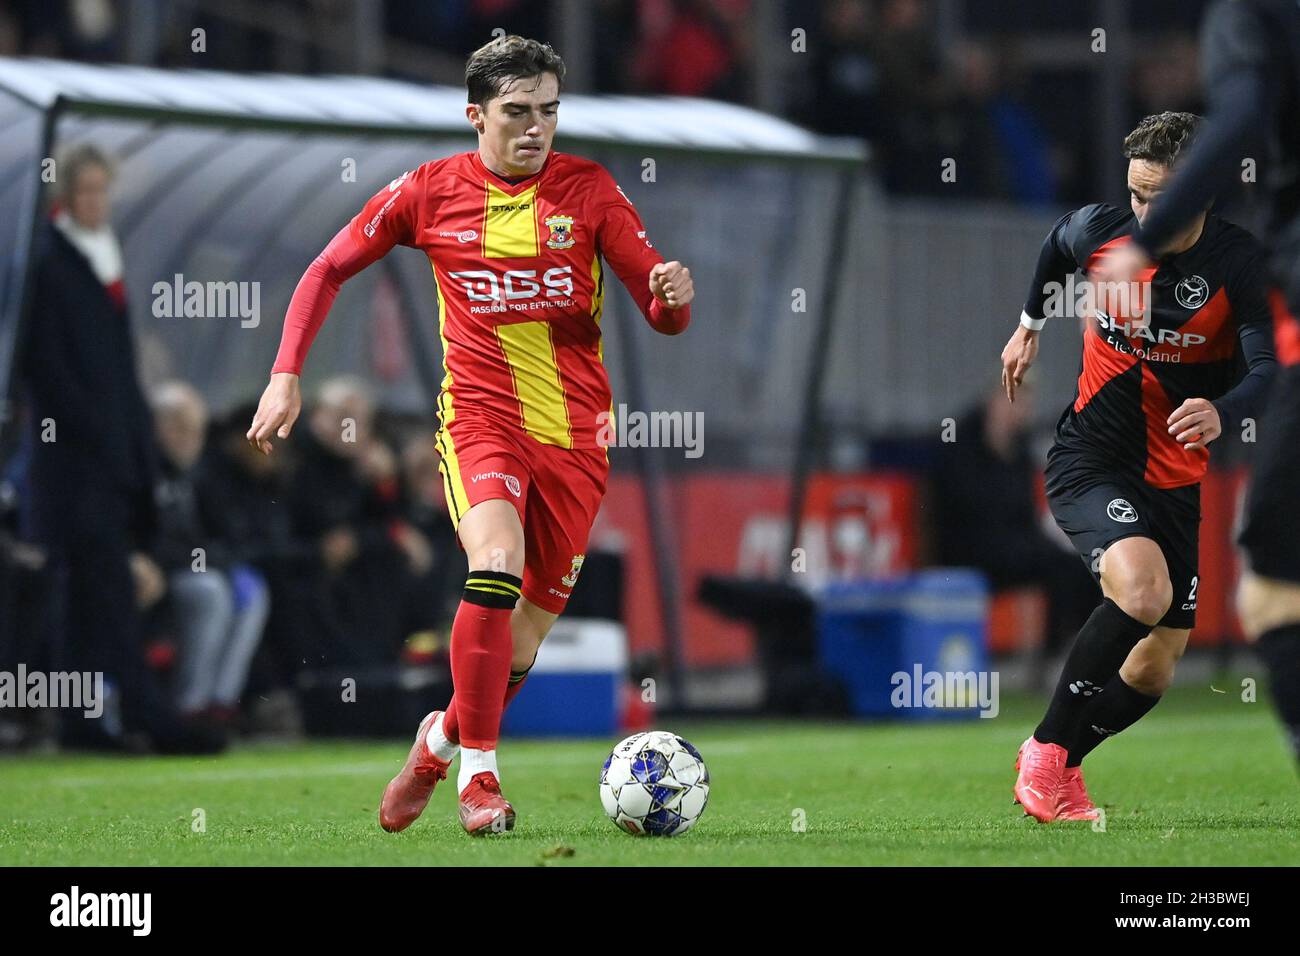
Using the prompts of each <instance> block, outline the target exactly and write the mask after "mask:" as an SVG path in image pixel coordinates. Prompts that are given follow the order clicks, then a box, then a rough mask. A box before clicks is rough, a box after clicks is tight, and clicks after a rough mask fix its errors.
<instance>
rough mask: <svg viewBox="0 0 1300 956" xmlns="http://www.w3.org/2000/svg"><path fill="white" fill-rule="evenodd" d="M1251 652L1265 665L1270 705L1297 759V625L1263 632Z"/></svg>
mask: <svg viewBox="0 0 1300 956" xmlns="http://www.w3.org/2000/svg"><path fill="white" fill-rule="evenodd" d="M1255 649H1256V651H1258V652H1259V656H1260V657H1262V658H1263V659H1264V663H1265V664H1267V665H1268V676H1269V683H1270V685H1271V688H1272V693H1273V706H1274V707H1275V708H1276V709H1277V715H1278V717H1279V718H1281V720H1282V726H1283V727H1284V728H1286V732H1287V736H1288V737H1289V738H1290V741H1291V750H1292V751H1293V752H1294V753H1295V756H1296V759H1297V760H1300V623H1294V624H1283V625H1282V626H1281V627H1275V628H1273V630H1271V631H1265V632H1264V633H1263V634H1262V635H1260V638H1259V641H1258V642H1257V643H1256V644H1255Z"/></svg>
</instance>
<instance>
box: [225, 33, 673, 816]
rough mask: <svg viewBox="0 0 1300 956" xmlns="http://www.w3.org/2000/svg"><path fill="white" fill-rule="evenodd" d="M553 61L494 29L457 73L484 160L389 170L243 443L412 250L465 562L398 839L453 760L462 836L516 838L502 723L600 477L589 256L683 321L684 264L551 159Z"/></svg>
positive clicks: (306, 299) (347, 234)
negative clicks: (316, 345)
mask: <svg viewBox="0 0 1300 956" xmlns="http://www.w3.org/2000/svg"><path fill="white" fill-rule="evenodd" d="M563 78H564V64H563V62H562V61H561V60H560V58H559V57H558V56H557V55H556V54H555V51H554V50H552V49H551V48H550V47H549V46H547V45H545V44H542V43H539V42H537V41H536V40H526V39H524V38H523V37H517V36H505V37H501V38H499V39H497V40H494V41H492V42H491V43H488V44H487V45H485V46H483V47H482V48H480V49H479V50H477V51H476V52H475V53H474V54H473V55H472V56H471V57H470V58H469V61H468V63H467V64H466V68H465V81H466V86H467V89H468V93H469V104H468V106H467V107H466V118H467V119H468V121H469V123H470V125H471V126H472V127H473V129H474V130H475V131H476V132H477V134H478V149H477V150H475V151H473V152H468V153H462V154H459V155H456V156H449V157H446V158H444V159H438V160H434V161H432V162H429V163H425V164H424V165H423V166H420V167H418V168H417V169H414V170H411V171H409V172H406V173H403V174H402V175H400V176H398V177H397V178H396V179H394V180H393V181H392V182H390V183H389V184H388V186H387V187H386V188H384V189H381V190H380V191H379V193H378V194H376V195H375V196H374V197H372V198H371V200H370V201H369V202H368V203H367V204H366V206H365V208H364V209H362V211H361V212H360V213H359V214H358V215H357V216H356V217H355V218H354V219H353V220H352V222H351V223H350V224H348V225H346V226H344V227H343V228H342V229H341V230H340V231H339V233H338V234H337V235H336V236H335V237H334V238H333V239H332V240H331V241H330V243H329V245H328V246H327V247H326V249H325V251H324V252H323V253H321V255H320V256H318V257H317V259H316V261H315V262H313V263H312V265H311V266H310V267H309V268H308V270H307V272H306V274H305V275H304V276H303V278H302V280H301V281H300V282H299V284H298V288H297V289H296V290H295V292H294V295H293V299H292V301H291V302H290V304H289V314H288V316H287V317H286V319H285V324H284V332H283V335H282V338H281V343H280V352H279V355H278V356H277V357H276V361H275V364H274V366H273V367H272V376H271V383H270V384H269V385H268V386H267V388H266V391H265V393H264V394H263V396H262V400H261V404H260V405H259V407H258V411H257V415H256V417H255V418H254V421H253V424H252V427H251V428H250V429H249V431H248V439H249V441H251V442H253V443H255V444H256V445H257V446H258V447H260V448H261V449H262V450H263V451H264V452H269V451H270V448H271V441H270V439H271V438H272V437H279V438H286V437H288V435H289V431H290V428H291V427H292V425H293V421H294V419H296V418H297V416H298V411H299V407H300V399H299V397H298V376H299V374H300V373H301V371H302V366H303V363H304V361H305V360H306V356H307V350H308V348H309V347H310V345H311V342H312V339H313V337H314V336H315V334H316V332H317V330H318V329H319V328H320V326H321V323H323V322H324V320H325V316H326V314H327V313H328V311H329V307H330V304H331V303H332V301H333V299H334V296H335V294H336V293H337V292H338V289H339V286H340V284H341V283H342V282H344V281H345V280H346V279H348V278H349V277H350V276H353V275H355V274H356V273H357V272H359V271H361V270H362V269H364V268H365V267H366V266H368V265H370V264H371V263H373V262H375V261H377V260H378V259H379V258H381V257H382V256H384V255H386V254H387V253H388V252H389V251H391V250H392V249H393V248H394V247H395V246H397V245H404V246H411V247H414V248H418V249H420V250H422V251H423V252H425V254H426V255H427V256H428V257H429V262H430V265H431V266H432V268H433V275H434V280H435V283H436V285H437V294H438V312H439V316H438V321H439V332H440V335H441V338H442V342H443V367H444V371H445V373H446V374H445V376H444V378H443V382H442V390H441V392H440V394H439V396H438V418H439V420H440V421H441V428H439V430H438V436H437V444H438V452H439V454H440V456H441V461H440V463H439V469H440V470H441V472H442V474H443V479H444V483H445V486H446V490H447V504H448V508H449V510H450V511H451V517H452V521H453V523H454V524H455V526H456V531H457V537H458V539H459V541H460V544H461V546H462V547H463V548H464V550H465V553H466V557H467V559H468V563H469V573H468V575H467V577H466V580H465V591H464V598H463V600H462V601H461V604H460V607H459V609H458V610H457V613H456V617H455V620H454V622H453V624H452V631H451V671H452V682H453V684H454V687H455V694H454V696H453V697H452V700H451V703H450V704H449V705H448V707H447V710H446V712H445V713H444V712H442V711H434V712H432V713H430V714H429V715H428V716H427V717H425V719H424V720H423V721H422V722H421V723H420V726H419V728H418V730H417V732H416V738H415V743H414V744H413V746H412V747H411V751H410V754H409V755H408V757H407V761H406V765H405V766H404V767H403V768H402V770H401V771H400V772H399V773H398V774H397V776H395V777H394V778H393V779H392V780H391V781H390V782H389V784H388V787H387V788H386V789H385V791H384V794H383V798H382V799H381V801H380V805H379V822H380V825H381V826H382V827H383V828H384V829H385V830H389V831H399V830H404V829H405V828H406V827H408V826H410V825H411V824H412V823H413V822H414V821H415V820H416V818H417V817H419V815H420V814H421V813H422V812H423V811H424V808H425V806H426V805H427V804H428V802H429V798H430V796H431V794H432V792H433V789H434V786H435V785H436V784H437V783H438V781H439V780H442V779H444V778H445V777H446V775H447V772H448V769H449V767H450V764H451V761H452V759H453V758H454V757H455V756H456V754H457V752H459V754H460V761H461V762H460V771H459V779H458V780H457V792H458V794H459V804H460V821H461V824H462V826H464V828H465V829H466V830H467V831H468V832H470V833H471V834H485V833H496V832H501V831H504V830H509V829H512V828H513V826H514V822H515V811H514V808H513V807H512V806H511V805H510V803H509V802H507V801H506V799H505V797H504V796H503V795H502V793H501V786H500V774H499V771H498V768H497V761H496V748H497V737H498V733H499V731H500V726H501V714H502V711H503V710H504V709H505V707H506V706H507V705H508V704H509V703H510V700H511V699H512V698H513V697H514V696H515V695H516V694H517V693H519V691H520V689H521V688H522V687H523V685H524V680H525V678H526V677H527V675H528V671H529V669H530V668H531V667H532V664H533V660H534V658H535V657H536V655H537V650H538V647H539V646H540V644H541V642H542V639H543V638H544V637H545V636H546V634H547V632H548V631H549V629H550V627H551V625H552V624H553V623H554V621H555V619H556V617H557V616H558V615H559V614H560V613H561V612H562V611H563V610H564V607H565V604H566V602H567V601H568V599H569V596H570V594H571V591H572V588H573V585H574V583H575V581H576V579H577V576H578V573H579V571H580V570H581V567H582V563H583V558H584V554H583V552H584V551H585V550H586V542H587V537H588V534H589V533H590V530H591V525H592V522H593V521H594V520H595V517H596V512H597V510H598V509H599V507H600V502H601V498H602V497H603V495H604V491H605V482H606V477H607V475H608V473H609V455H608V445H609V443H610V439H609V437H608V433H607V431H606V426H605V423H606V421H607V419H608V415H609V413H610V408H611V395H610V388H609V380H608V377H607V376H606V374H605V368H604V365H603V363H602V360H601V356H602V346H601V341H602V340H601V330H600V320H601V314H602V306H603V302H604V294H605V272H604V267H603V266H602V259H603V260H604V261H605V262H608V263H609V264H610V265H611V266H612V267H613V269H614V271H615V272H616V273H617V275H618V277H619V278H620V279H621V280H622V282H623V284H624V285H625V286H626V287H627V289H628V291H629V293H630V294H631V296H632V298H633V300H634V301H635V302H636V303H637V306H638V307H639V308H640V310H641V312H642V314H643V315H644V316H645V318H646V320H647V321H648V322H649V323H650V325H651V326H652V327H653V328H654V329H655V330H656V331H659V332H662V333H665V334H669V335H673V334H677V333H679V332H681V331H683V330H684V329H685V328H686V326H687V324H688V323H689V321H690V304H689V303H690V301H691V299H692V298H693V297H694V294H695V293H694V286H693V284H692V280H691V275H690V271H689V270H688V269H686V268H685V267H684V266H683V265H682V264H681V263H680V262H664V260H663V257H662V256H660V255H659V253H658V252H656V251H655V249H654V248H653V246H652V245H651V244H650V242H649V240H648V239H647V238H646V234H645V227H644V226H643V225H642V224H641V220H640V217H639V216H638V215H637V213H636V210H635V209H633V208H632V204H631V202H629V201H628V198H627V196H625V195H624V194H623V191H622V190H621V189H619V187H618V186H617V185H616V184H615V183H614V180H613V178H612V177H611V176H610V174H609V173H608V172H607V171H606V170H605V169H603V168H602V167H601V166H600V165H599V164H597V163H594V162H592V161H591V160H587V159H582V158H580V157H577V156H572V155H569V154H566V153H559V152H553V151H552V150H551V142H552V138H553V137H554V135H555V128H556V117H557V112H558V109H559V102H560V100H559V95H560V83H561V81H562V80H563Z"/></svg>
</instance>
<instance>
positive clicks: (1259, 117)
mask: <svg viewBox="0 0 1300 956" xmlns="http://www.w3.org/2000/svg"><path fill="white" fill-rule="evenodd" d="M1201 64H1202V71H1203V74H1204V80H1205V87H1206V95H1207V99H1208V102H1209V105H1210V109H1209V115H1208V117H1207V123H1208V129H1207V130H1206V132H1205V135H1204V136H1202V137H1200V138H1199V139H1198V142H1197V143H1196V145H1195V146H1194V147H1193V148H1192V151H1191V153H1190V154H1189V155H1188V156H1187V160H1186V162H1185V163H1183V164H1182V165H1181V168H1180V169H1179V171H1178V173H1177V174H1176V175H1175V176H1174V177H1173V179H1172V180H1171V182H1170V183H1169V188H1168V189H1167V190H1166V193H1165V195H1164V196H1163V197H1162V199H1161V202H1160V205H1159V206H1158V207H1157V208H1156V209H1155V210H1154V211H1153V212H1152V214H1151V216H1150V217H1148V219H1147V220H1146V221H1144V222H1143V224H1142V229H1141V230H1140V231H1139V232H1138V233H1137V234H1136V235H1135V237H1134V239H1135V241H1134V242H1133V243H1131V244H1130V245H1128V246H1126V247H1124V248H1122V249H1119V250H1117V251H1116V253H1115V255H1113V256H1109V257H1107V260H1106V261H1105V262H1103V263H1102V264H1101V266H1100V268H1099V270H1098V271H1099V274H1100V275H1101V276H1102V277H1103V278H1105V279H1108V280H1110V281H1118V282H1123V281H1126V280H1127V279H1128V278H1129V277H1130V276H1131V275H1133V274H1134V273H1135V272H1137V271H1139V270H1141V269H1144V268H1147V267H1148V266H1149V265H1150V263H1151V261H1152V259H1153V258H1154V257H1155V256H1156V255H1157V254H1158V253H1159V251H1160V250H1161V249H1163V248H1165V246H1166V245H1167V244H1168V242H1169V240H1170V237H1171V236H1174V235H1176V234H1177V232H1178V231H1179V230H1180V229H1182V228H1183V227H1184V225H1185V224H1186V223H1187V222H1188V221H1189V220H1190V219H1192V218H1193V217H1194V216H1195V215H1196V212H1197V211H1198V210H1199V209H1202V208H1204V207H1205V205H1206V204H1207V203H1209V202H1210V201H1211V199H1212V198H1213V196H1214V194H1215V192H1216V191H1218V190H1219V189H1220V188H1222V187H1223V186H1224V185H1226V184H1228V183H1230V182H1232V181H1234V180H1236V179H1238V178H1240V177H1241V176H1242V174H1243V172H1245V171H1246V170H1247V169H1249V170H1252V171H1254V173H1255V175H1256V178H1257V179H1258V180H1259V181H1260V182H1266V183H1269V184H1270V190H1269V192H1270V195H1269V200H1270V203H1271V208H1270V215H1269V223H1268V227H1267V228H1268V241H1269V243H1270V245H1271V246H1272V249H1271V253H1272V255H1271V259H1270V265H1271V267H1272V268H1271V273H1272V279H1273V282H1274V283H1275V284H1276V288H1275V290H1274V291H1273V293H1272V297H1271V298H1272V304H1273V329H1274V335H1275V337H1276V345H1277V357H1278V365H1279V366H1280V367H1279V369H1278V374H1277V380H1276V383H1275V385H1274V388H1273V392H1272V394H1271V395H1270V397H1269V400H1268V407H1267V410H1266V412H1265V414H1264V418H1263V420H1262V421H1261V422H1260V429H1259V441H1258V451H1257V454H1256V456H1255V462H1254V469H1253V472H1252V475H1251V483H1250V491H1249V494H1248V495H1247V499H1246V516H1245V521H1244V522H1243V527H1242V532H1241V539H1240V540H1241V544H1242V547H1243V548H1244V549H1245V552H1246V559H1247V565H1248V567H1247V568H1246V569H1245V570H1244V571H1243V573H1242V576H1241V585H1240V588H1239V590H1238V593H1237V612H1238V614H1239V615H1240V617H1241V623H1242V627H1243V629H1244V630H1245V631H1246V635H1247V636H1248V637H1250V638H1251V639H1253V640H1255V641H1256V645H1255V646H1256V649H1257V650H1258V652H1259V654H1260V656H1261V657H1262V658H1263V659H1264V661H1265V662H1266V663H1267V665H1268V669H1269V676H1270V678H1271V683H1272V691H1273V702H1274V704H1275V706H1276V707H1277V710H1278V716H1280V717H1281V718H1282V724H1283V726H1284V727H1285V728H1286V730H1287V733H1288V736H1289V737H1290V740H1291V748H1292V750H1293V752H1294V753H1295V756H1296V759H1297V760H1298V761H1300V499H1298V498H1297V495H1296V490H1297V489H1298V488H1300V321H1298V320H1297V318H1296V317H1297V316H1300V4H1297V3H1296V2H1295V0H1231V2H1226V0H1220V2H1219V3H1218V4H1216V5H1215V6H1214V7H1213V8H1212V9H1211V11H1210V13H1209V14H1208V15H1207V17H1206V20H1205V24H1204V26H1203V27H1202V31H1201Z"/></svg>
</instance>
